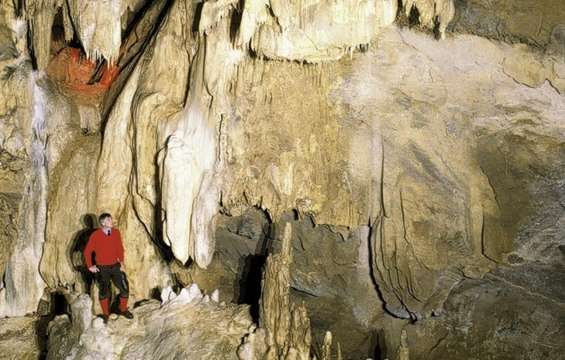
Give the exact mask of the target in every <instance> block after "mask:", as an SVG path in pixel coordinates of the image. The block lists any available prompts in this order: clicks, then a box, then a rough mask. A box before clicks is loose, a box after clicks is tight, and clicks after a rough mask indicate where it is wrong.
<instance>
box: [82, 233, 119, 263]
mask: <svg viewBox="0 0 565 360" xmlns="http://www.w3.org/2000/svg"><path fill="white" fill-rule="evenodd" d="M93 253H94V254H95V262H96V265H114V264H116V263H118V262H123V261H124V246H123V244H122V237H121V235H120V232H119V231H118V229H116V228H112V231H111V233H110V235H106V234H105V233H104V232H103V231H102V228H100V229H97V230H96V231H94V232H93V233H92V235H90V238H89V239H88V243H87V244H86V248H85V249H84V261H85V262H86V267H87V268H89V267H91V266H92V265H93V262H92V254H93Z"/></svg>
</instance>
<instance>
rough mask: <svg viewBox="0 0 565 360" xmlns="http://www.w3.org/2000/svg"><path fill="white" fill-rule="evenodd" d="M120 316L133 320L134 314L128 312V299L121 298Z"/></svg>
mask: <svg viewBox="0 0 565 360" xmlns="http://www.w3.org/2000/svg"><path fill="white" fill-rule="evenodd" d="M120 315H123V316H124V317H126V318H128V319H133V314H132V313H131V312H129V310H128V298H126V297H121V296H120Z"/></svg>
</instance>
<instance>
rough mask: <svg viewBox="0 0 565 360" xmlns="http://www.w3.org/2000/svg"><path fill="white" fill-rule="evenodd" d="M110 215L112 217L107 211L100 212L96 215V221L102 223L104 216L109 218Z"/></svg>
mask: <svg viewBox="0 0 565 360" xmlns="http://www.w3.org/2000/svg"><path fill="white" fill-rule="evenodd" d="M111 217H112V215H110V214H108V213H102V214H100V216H99V217H98V221H99V222H100V224H102V221H104V220H105V219H106V218H111Z"/></svg>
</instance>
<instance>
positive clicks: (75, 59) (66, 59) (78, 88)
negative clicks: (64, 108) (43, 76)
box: [47, 47, 119, 104]
mask: <svg viewBox="0 0 565 360" xmlns="http://www.w3.org/2000/svg"><path fill="white" fill-rule="evenodd" d="M96 67H97V64H96V62H94V61H92V60H89V59H87V58H86V57H85V56H84V53H83V52H82V51H81V50H80V49H78V48H73V47H66V48H63V49H62V50H61V51H59V52H58V53H57V55H55V56H54V57H53V58H52V60H51V62H50V63H49V66H48V67H47V73H48V74H49V77H50V78H51V79H52V80H53V81H55V83H57V85H58V86H59V88H60V89H61V90H62V91H63V93H65V95H68V96H70V97H72V98H74V99H75V100H77V101H79V102H82V103H89V104H93V103H99V102H100V101H101V100H102V98H103V96H104V94H105V93H106V92H107V91H108V89H109V88H110V86H111V85H112V82H113V81H114V80H115V79H116V77H117V76H118V74H119V68H118V67H117V66H107V65H105V66H104V68H103V69H102V73H101V75H100V76H99V80H97V81H93V76H94V74H95V72H96Z"/></svg>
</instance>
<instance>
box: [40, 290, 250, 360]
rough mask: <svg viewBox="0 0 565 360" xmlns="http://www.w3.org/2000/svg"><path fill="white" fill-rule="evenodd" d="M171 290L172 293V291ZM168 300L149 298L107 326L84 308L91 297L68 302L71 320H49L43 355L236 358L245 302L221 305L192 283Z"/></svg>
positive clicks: (246, 319)
mask: <svg viewBox="0 0 565 360" xmlns="http://www.w3.org/2000/svg"><path fill="white" fill-rule="evenodd" d="M172 294H174V293H172ZM174 295H175V296H171V297H170V298H171V300H169V301H167V302H165V303H163V304H159V302H158V301H155V300H151V301H148V302H146V303H144V304H143V305H141V306H139V307H137V308H135V309H134V310H132V312H133V314H134V316H135V318H134V319H133V320H128V319H125V318H123V317H120V318H117V319H116V318H114V317H112V318H111V319H110V321H109V322H108V324H107V325H105V324H104V323H103V322H102V319H101V318H94V317H93V316H92V313H91V312H90V311H91V310H90V307H91V303H92V301H91V299H90V298H89V297H88V296H87V295H81V296H79V297H76V298H75V299H74V300H72V301H71V308H72V320H71V319H70V318H69V316H68V315H61V316H58V317H56V318H55V319H54V320H53V321H52V322H51V323H50V324H49V329H48V330H49V347H48V349H49V352H48V354H47V358H48V359H61V358H67V359H140V358H152V359H171V358H183V359H237V355H236V350H237V347H238V345H239V343H240V339H241V338H242V337H243V336H244V335H245V334H246V332H247V329H248V328H249V326H250V325H251V319H250V317H249V314H248V308H247V307H246V306H237V305H222V304H218V303H216V302H214V301H212V300H211V299H210V298H209V297H208V296H204V295H203V294H201V293H200V291H199V290H198V286H196V285H193V286H192V287H191V288H190V290H189V288H186V289H182V291H181V292H180V293H179V294H178V296H176V294H174Z"/></svg>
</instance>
